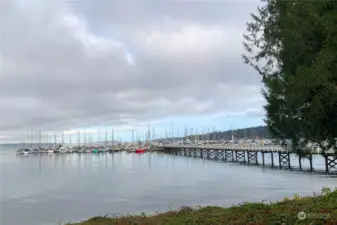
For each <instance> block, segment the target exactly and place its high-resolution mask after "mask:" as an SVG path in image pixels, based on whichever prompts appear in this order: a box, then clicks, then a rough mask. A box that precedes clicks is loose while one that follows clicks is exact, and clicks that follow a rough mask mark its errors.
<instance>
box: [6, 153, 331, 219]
mask: <svg viewBox="0 0 337 225" xmlns="http://www.w3.org/2000/svg"><path fill="white" fill-rule="evenodd" d="M265 160H267V157H266V158H265ZM0 175H1V176H0V177H1V192H0V195H1V196H0V207H1V210H0V218H1V219H0V224H16V225H23V224H25V225H27V224H28V225H29V224H35V225H42V224H56V223H57V222H58V221H69V220H70V221H77V220H82V219H86V218H88V217H91V216H95V215H100V214H105V213H116V214H118V213H127V212H135V213H137V212H143V211H145V212H155V211H158V210H161V211H164V210H167V209H168V208H169V206H170V207H171V208H177V207H179V206H181V205H198V204H200V205H207V204H216V205H224V206H229V205H231V204H236V203H239V202H243V201H261V200H265V199H269V200H276V199H280V198H283V197H284V196H292V195H293V194H294V193H299V194H302V195H312V192H313V191H316V192H317V191H319V190H320V189H321V187H322V186H323V185H330V186H332V185H335V184H336V179H333V178H327V177H324V176H319V175H306V174H296V173H288V172H286V171H277V170H263V169H262V168H258V167H245V166H242V165H238V164H230V163H222V162H221V161H210V160H205V159H200V158H192V157H184V156H174V155H165V154H156V153H151V154H150V153H146V154H128V153H124V152H123V153H113V154H109V153H106V154H64V155H60V154H59V155H56V154H50V155H48V154H41V155H28V156H16V155H15V153H14V152H1V153H0ZM55 212H57V213H55ZM17 215H20V217H18V216H17Z"/></svg>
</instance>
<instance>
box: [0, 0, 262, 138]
mask: <svg viewBox="0 0 337 225" xmlns="http://www.w3.org/2000/svg"><path fill="white" fill-rule="evenodd" d="M1 4H3V5H1V6H0V10H1V11H0V56H1V63H0V66H1V67H0V117H1V121H0V141H1V137H2V139H8V140H9V139H11V138H14V136H15V135H16V134H18V130H21V131H22V130H24V129H29V127H40V128H42V129H51V130H62V129H71V128H78V127H85V126H90V125H93V126H94V125H104V124H109V125H112V124H114V125H123V124H129V125H137V124H138V125H139V123H141V122H144V121H150V120H155V119H161V118H165V117H169V116H181V115H200V114H202V115H211V114H214V113H220V112H226V113H228V114H238V115H242V113H243V112H248V111H249V109H253V111H254V110H255V109H256V108H259V107H261V105H262V103H263V101H262V100H261V95H260V88H261V85H260V79H259V77H258V75H256V74H255V72H254V71H253V70H252V69H251V68H249V67H247V66H245V65H243V63H242V59H241V54H242V51H243V49H242V46H241V35H242V33H243V31H244V27H245V21H246V20H247V19H248V18H249V13H250V12H251V11H252V10H254V9H255V7H256V5H257V3H256V2H251V3H243V2H242V3H233V2H226V1H224V2H213V3H212V2H211V3H206V2H195V3H191V2H188V1H187V2H183V1H182V2H179V1H144V0H140V1H129V0H120V1H119V0H118V1H108V0H107V1H105V0H102V1H99V2H97V1H89V0H88V1H73V2H71V3H60V2H59V1H48V4H47V3H45V2H43V1H38V0H36V1H31V2H30V3H29V4H27V3H25V2H24V1H20V0H17V1H9V0H7V1H4V3H1ZM247 110H248V111H247ZM253 111H252V112H253ZM255 111H256V110H255ZM255 111H254V112H255ZM240 113H241V114H240ZM253 114H254V115H255V114H256V113H253ZM258 114H259V113H258ZM5 136H6V138H4V137H5Z"/></svg>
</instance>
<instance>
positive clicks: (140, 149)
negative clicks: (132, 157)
mask: <svg viewBox="0 0 337 225" xmlns="http://www.w3.org/2000/svg"><path fill="white" fill-rule="evenodd" d="M135 152H136V153H137V154H142V153H145V152H146V150H145V149H142V148H139V149H136V150H135Z"/></svg>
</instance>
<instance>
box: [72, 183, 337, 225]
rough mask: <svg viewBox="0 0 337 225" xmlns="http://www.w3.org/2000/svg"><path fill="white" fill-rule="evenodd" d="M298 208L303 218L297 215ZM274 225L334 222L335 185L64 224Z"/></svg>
mask: <svg viewBox="0 0 337 225" xmlns="http://www.w3.org/2000/svg"><path fill="white" fill-rule="evenodd" d="M299 212H305V214H306V218H305V219H300V218H299V216H298V214H299ZM115 224H116V225H117V224H118V225H126V224H133V225H136V224H137V225H161V224H168V225H180V224H181V225H192V224H193V225H194V224H195V225H198V224H200V225H211V224H217V225H218V224H224V225H234V224H235V225H236V224H237V225H239V224H240V225H241V224H242V225H269V224H273V225H277V224H280V225H282V224H286V225H293V224H312V225H317V224H327V225H332V224H333V225H334V224H336V225H337V189H335V190H331V189H329V188H323V189H322V193H321V194H320V195H319V196H314V197H300V196H298V195H294V196H293V198H285V199H284V200H283V201H280V202H275V203H269V204H266V203H265V202H264V203H242V204H239V205H237V206H232V207H229V208H222V207H217V206H206V207H197V208H191V207H187V206H184V207H182V208H181V209H180V210H176V211H169V212H165V213H159V214H156V215H146V214H140V215H128V216H122V217H108V216H103V217H102V216H100V217H93V218H91V219H89V220H86V221H83V222H80V223H68V224H66V225H115Z"/></svg>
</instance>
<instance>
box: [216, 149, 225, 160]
mask: <svg viewBox="0 0 337 225" xmlns="http://www.w3.org/2000/svg"><path fill="white" fill-rule="evenodd" d="M215 158H216V159H221V160H223V159H224V151H223V150H219V149H217V150H215Z"/></svg>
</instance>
